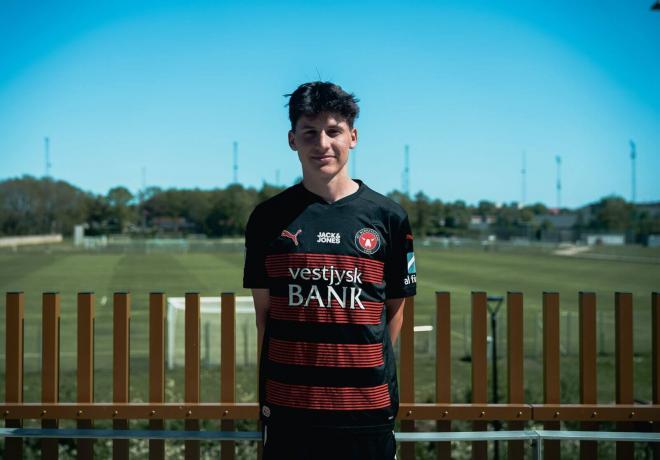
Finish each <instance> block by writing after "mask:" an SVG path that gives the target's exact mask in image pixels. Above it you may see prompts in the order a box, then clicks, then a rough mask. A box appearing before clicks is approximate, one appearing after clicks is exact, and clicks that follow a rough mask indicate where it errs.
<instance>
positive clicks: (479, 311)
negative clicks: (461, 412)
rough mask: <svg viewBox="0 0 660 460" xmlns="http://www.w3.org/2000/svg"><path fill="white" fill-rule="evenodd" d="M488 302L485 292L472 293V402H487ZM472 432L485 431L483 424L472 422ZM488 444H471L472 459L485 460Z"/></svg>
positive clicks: (475, 442) (485, 426) (478, 442)
mask: <svg viewBox="0 0 660 460" xmlns="http://www.w3.org/2000/svg"><path fill="white" fill-rule="evenodd" d="M487 302H488V300H487V296H486V293H485V292H473V293H472V402H473V403H486V402H487V401H488V364H487V361H486V357H487V340H486V335H487V327H488V323H487V319H488V318H487V313H488V303H487ZM472 428H473V430H474V431H483V430H486V429H487V424H486V423H485V422H473V423H472ZM487 454H488V444H487V443H486V442H485V441H473V442H472V458H473V459H484V460H485V459H486V458H487Z"/></svg>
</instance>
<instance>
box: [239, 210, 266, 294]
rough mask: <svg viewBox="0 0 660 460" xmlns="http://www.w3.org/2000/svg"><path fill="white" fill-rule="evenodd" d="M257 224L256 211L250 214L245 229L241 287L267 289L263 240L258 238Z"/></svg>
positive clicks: (258, 226) (258, 227)
mask: <svg viewBox="0 0 660 460" xmlns="http://www.w3.org/2000/svg"><path fill="white" fill-rule="evenodd" d="M260 228H263V227H262V226H260V224H259V219H258V217H257V212H256V210H255V211H253V212H252V214H251V215H250V218H249V219H248V223H247V226H246V228H245V265H244V266H243V287H244V288H254V289H263V288H268V287H269V286H268V277H267V275H266V264H265V262H266V247H265V245H264V243H263V242H264V240H265V238H263V237H261V238H260V237H259V229H260Z"/></svg>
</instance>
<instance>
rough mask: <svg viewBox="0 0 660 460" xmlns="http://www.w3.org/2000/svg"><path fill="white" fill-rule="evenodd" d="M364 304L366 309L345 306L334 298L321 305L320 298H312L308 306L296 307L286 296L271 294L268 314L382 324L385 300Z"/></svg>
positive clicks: (314, 320) (282, 317)
mask: <svg viewBox="0 0 660 460" xmlns="http://www.w3.org/2000/svg"><path fill="white" fill-rule="evenodd" d="M349 301H350V299H349ZM362 305H364V309H362V308H344V307H341V306H340V305H339V302H337V300H336V299H334V298H333V299H332V300H331V302H330V306H325V307H321V306H320V305H319V303H318V300H316V299H312V300H310V302H309V305H308V306H306V307H304V306H302V305H300V306H297V307H296V306H291V305H289V299H287V298H286V297H276V296H270V305H269V308H268V316H269V317H270V318H273V319H279V320H283V321H300V322H305V323H337V324H380V316H381V313H382V311H383V305H384V304H383V302H371V301H368V300H362Z"/></svg>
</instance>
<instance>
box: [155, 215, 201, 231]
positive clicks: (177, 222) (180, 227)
mask: <svg viewBox="0 0 660 460" xmlns="http://www.w3.org/2000/svg"><path fill="white" fill-rule="evenodd" d="M151 226H152V227H153V228H155V229H157V230H158V232H159V233H180V232H185V231H189V230H191V229H192V228H194V225H193V224H192V223H189V222H188V221H187V220H186V219H185V218H184V217H154V218H153V219H152V220H151Z"/></svg>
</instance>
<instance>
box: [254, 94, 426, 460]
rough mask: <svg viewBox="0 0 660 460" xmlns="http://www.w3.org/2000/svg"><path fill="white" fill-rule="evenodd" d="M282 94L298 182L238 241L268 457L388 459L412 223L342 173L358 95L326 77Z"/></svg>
mask: <svg viewBox="0 0 660 460" xmlns="http://www.w3.org/2000/svg"><path fill="white" fill-rule="evenodd" d="M289 96H290V100H289V118H290V119H291V131H289V146H290V147H291V149H292V150H294V151H296V152H298V159H299V160H300V164H301V166H302V172H303V180H302V182H301V183H299V184H296V185H294V186H293V187H290V188H288V189H286V190H285V191H283V192H282V193H280V194H279V195H277V196H275V197H273V198H271V199H269V200H267V201H265V202H263V203H261V204H260V205H258V206H257V207H256V208H255V210H254V211H253V212H252V215H251V216H250V220H249V222H248V225H247V230H246V238H245V241H246V258H245V273H244V280H243V285H244V287H246V288H251V289H252V295H253V297H254V305H255V309H256V318H257V329H258V336H259V344H260V347H261V361H260V370H259V393H260V394H259V404H260V411H261V420H262V422H263V432H264V433H263V443H264V459H266V460H273V459H310V460H311V459H313V460H318V459H326V458H327V459H330V458H332V459H342V460H349V459H360V460H365V459H377V460H384V459H388V460H391V459H393V458H395V452H396V444H395V441H394V434H393V432H392V429H393V427H394V418H395V416H396V413H397V410H398V405H399V397H398V389H397V379H396V363H395V361H394V353H393V345H394V343H395V342H396V340H397V337H398V335H399V331H400V330H401V322H402V320H403V305H404V301H405V297H409V296H413V295H415V286H416V273H415V259H414V254H413V237H412V234H411V231H410V224H409V223H408V217H407V215H406V212H405V211H404V210H403V208H401V207H400V206H399V205H398V204H396V203H394V202H393V201H391V200H390V199H388V198H386V197H384V196H382V195H380V194H378V193H376V192H374V191H373V190H371V189H369V188H368V187H367V186H366V185H365V184H364V183H362V182H361V181H359V180H353V179H351V178H350V177H349V174H348V154H349V151H350V150H351V149H352V148H354V147H355V146H356V144H357V140H358V133H357V129H356V128H355V127H354V126H353V123H354V120H355V118H356V117H357V116H358V112H359V108H358V106H357V99H356V98H355V97H354V96H353V95H352V94H348V93H346V92H345V91H344V90H343V89H342V88H340V87H339V86H337V85H334V84H332V83H328V82H312V83H305V84H303V85H301V86H299V87H298V88H297V89H296V90H295V91H294V92H293V93H292V94H291V95H289Z"/></svg>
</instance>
